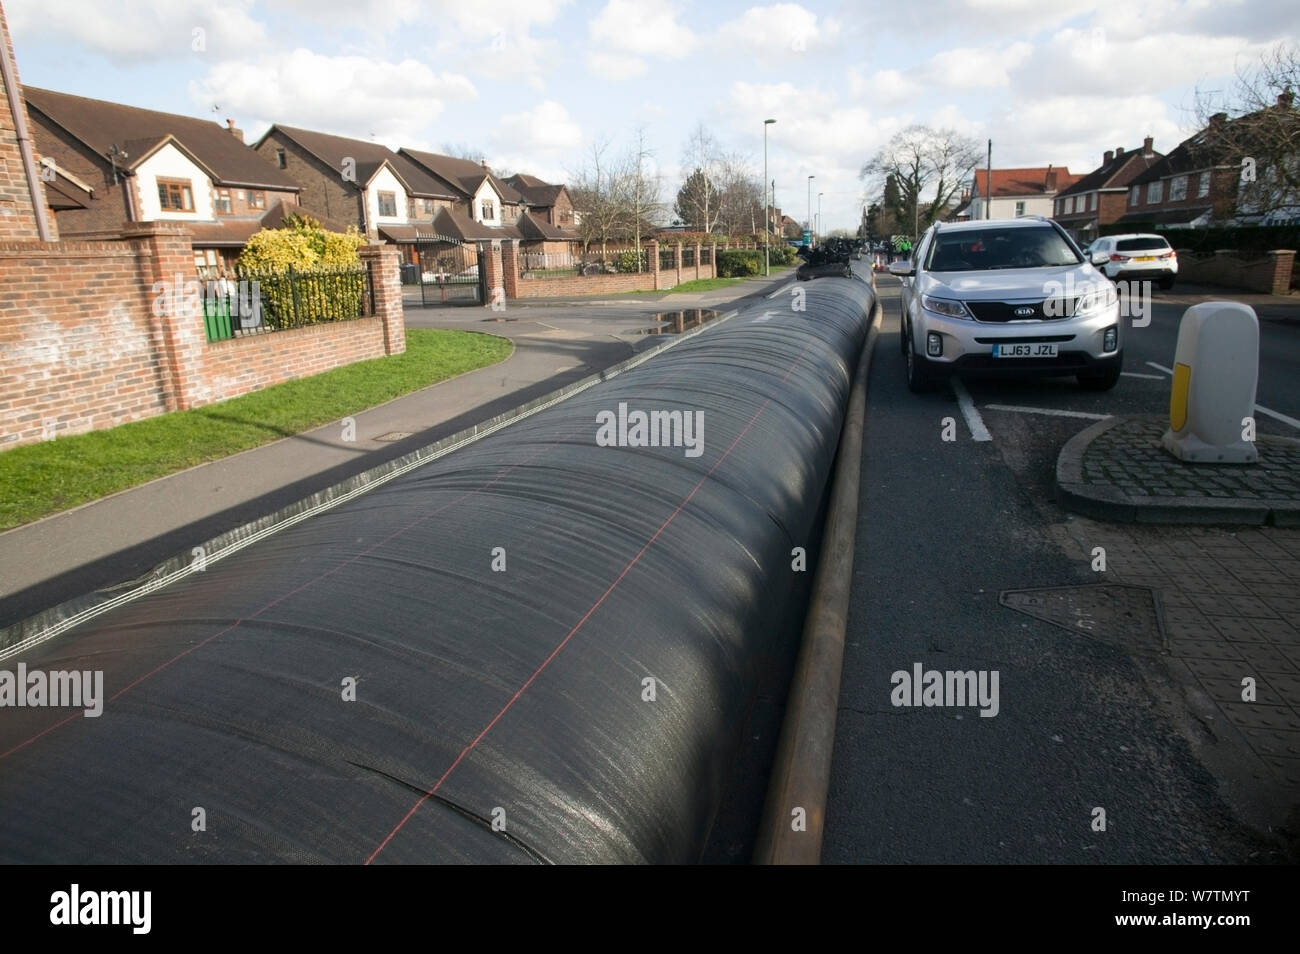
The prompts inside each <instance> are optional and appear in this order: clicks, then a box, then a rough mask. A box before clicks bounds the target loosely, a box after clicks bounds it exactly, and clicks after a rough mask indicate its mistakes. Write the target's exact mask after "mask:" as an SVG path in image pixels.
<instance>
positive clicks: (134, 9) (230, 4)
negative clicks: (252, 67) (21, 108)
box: [5, 0, 266, 64]
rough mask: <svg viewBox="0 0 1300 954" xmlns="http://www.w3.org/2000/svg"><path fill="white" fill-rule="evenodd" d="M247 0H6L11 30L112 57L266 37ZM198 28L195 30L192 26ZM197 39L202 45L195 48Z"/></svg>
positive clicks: (236, 47)
mask: <svg viewBox="0 0 1300 954" xmlns="http://www.w3.org/2000/svg"><path fill="white" fill-rule="evenodd" d="M251 7H252V2H251V0H133V2H125V0H117V2H113V0H58V2H57V3H50V2H48V0H8V2H6V4H5V10H6V15H7V17H8V20H9V28H10V30H11V31H12V32H13V34H14V36H15V37H17V38H19V39H21V40H25V39H27V38H28V37H29V36H30V37H48V38H51V39H54V40H56V41H57V42H59V43H60V44H65V45H69V46H78V45H79V46H82V47H84V48H86V49H89V50H93V51H94V52H96V53H100V54H102V55H104V56H106V57H107V58H109V59H110V60H112V61H114V62H115V63H119V64H127V63H139V62H142V61H153V60H156V59H158V58H160V57H162V58H171V57H196V56H212V57H219V56H221V55H223V54H230V53H236V52H240V53H247V52H248V51H249V49H250V48H251V49H257V48H260V47H261V46H262V45H263V44H264V43H265V42H266V30H265V29H264V27H263V25H262V24H261V23H260V22H258V21H257V20H255V19H253V17H252V15H251V12H250V10H251ZM196 30H198V31H201V32H200V33H196V32H195V31H196ZM196 45H201V47H202V49H195V47H196Z"/></svg>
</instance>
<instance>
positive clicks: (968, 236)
mask: <svg viewBox="0 0 1300 954" xmlns="http://www.w3.org/2000/svg"><path fill="white" fill-rule="evenodd" d="M1101 258H1102V256H1101V254H1100V253H1099V254H1097V256H1096V257H1095V258H1094V259H1093V260H1092V261H1088V260H1087V259H1085V258H1084V256H1083V253H1081V252H1080V251H1079V248H1078V246H1077V245H1075V244H1074V242H1073V241H1072V240H1071V239H1070V237H1069V235H1067V234H1066V232H1065V230H1064V229H1062V228H1061V227H1060V226H1059V225H1058V224H1057V223H1056V222H1054V221H1052V220H1051V219H1045V218H1043V217H1041V216H1028V217H1021V218H1016V219H992V220H981V221H973V222H954V223H948V222H937V223H935V224H934V225H932V226H931V227H930V228H929V229H928V230H927V231H926V233H925V235H924V236H922V238H921V240H920V241H919V242H917V243H916V247H915V248H914V249H913V251H912V258H911V259H910V260H908V261H903V262H894V263H893V264H892V265H890V266H889V272H890V274H892V275H896V276H898V277H899V278H901V279H903V291H902V301H903V327H902V334H901V336H900V337H901V339H902V349H903V356H904V357H905V358H906V360H907V386H908V387H909V388H910V389H911V390H912V391H915V392H921V391H927V390H930V389H931V388H932V387H933V386H934V384H935V383H936V382H937V381H938V380H939V379H941V378H945V377H948V376H950V375H953V374H973V375H974V374H978V375H994V376H997V375H1010V376H1016V377H1021V376H1052V375H1070V374H1072V375H1075V376H1077V377H1078V380H1079V385H1080V386H1081V387H1083V388H1086V389H1088V390H1092V391H1105V390H1109V389H1110V388H1113V387H1114V386H1115V384H1116V383H1117V382H1118V381H1119V376H1120V369H1121V367H1122V366H1123V362H1124V358H1123V344H1124V342H1123V329H1122V327H1121V322H1120V315H1119V312H1120V308H1119V297H1118V295H1117V294H1116V291H1115V286H1114V285H1112V284H1111V283H1110V281H1108V280H1107V279H1106V276H1105V275H1104V274H1102V273H1101V272H1100V271H1098V270H1097V268H1096V267H1095V265H1097V264H1100V262H1101Z"/></svg>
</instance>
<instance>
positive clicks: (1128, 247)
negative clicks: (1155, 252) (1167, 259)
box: [1115, 235, 1169, 252]
mask: <svg viewBox="0 0 1300 954" xmlns="http://www.w3.org/2000/svg"><path fill="white" fill-rule="evenodd" d="M1167 248H1169V243H1168V242H1166V241H1165V240H1164V239H1162V238H1161V237H1160V236H1158V235H1153V236H1151V237H1150V238H1131V239H1120V240H1119V241H1118V242H1116V243H1115V251H1117V252H1149V251H1151V250H1152V249H1161V250H1164V249H1167Z"/></svg>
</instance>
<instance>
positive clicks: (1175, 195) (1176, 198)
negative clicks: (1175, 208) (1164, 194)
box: [1169, 176, 1187, 202]
mask: <svg viewBox="0 0 1300 954" xmlns="http://www.w3.org/2000/svg"><path fill="white" fill-rule="evenodd" d="M1185 198H1187V176H1174V177H1173V178H1172V179H1170V180H1169V201H1170V202H1182V201H1183V199H1185Z"/></svg>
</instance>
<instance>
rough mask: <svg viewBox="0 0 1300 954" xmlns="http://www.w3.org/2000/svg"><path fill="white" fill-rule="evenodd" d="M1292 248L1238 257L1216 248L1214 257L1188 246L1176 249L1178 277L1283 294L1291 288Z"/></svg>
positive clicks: (1191, 280) (1204, 282) (1187, 280)
mask: <svg viewBox="0 0 1300 954" xmlns="http://www.w3.org/2000/svg"><path fill="white" fill-rule="evenodd" d="M1294 267H1295V251H1294V250H1292V249H1279V250H1276V251H1272V252H1267V253H1265V254H1264V255H1261V256H1254V257H1251V258H1240V257H1238V255H1237V253H1236V252H1234V251H1231V250H1225V249H1219V250H1218V251H1216V252H1215V253H1214V255H1213V256H1208V257H1205V256H1198V255H1197V254H1196V253H1194V252H1192V251H1190V250H1188V249H1179V250H1178V280H1179V281H1180V282H1191V283H1193V284H1204V285H1222V286H1223V287H1224V288H1243V289H1247V290H1249V291H1257V292H1263V293H1265V294H1267V295H1286V294H1289V293H1290V291H1291V273H1292V269H1293V268H1294Z"/></svg>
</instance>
